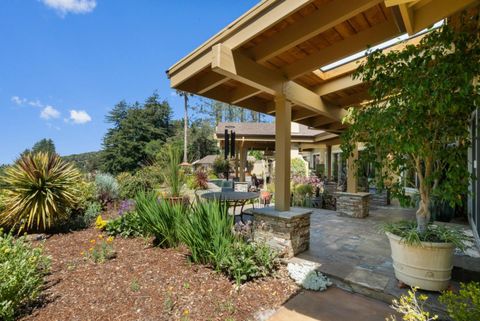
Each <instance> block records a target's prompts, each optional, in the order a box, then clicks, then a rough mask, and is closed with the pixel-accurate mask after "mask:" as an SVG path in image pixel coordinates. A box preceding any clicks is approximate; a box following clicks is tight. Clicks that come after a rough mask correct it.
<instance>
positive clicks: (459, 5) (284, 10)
mask: <svg viewBox="0 0 480 321" xmlns="http://www.w3.org/2000/svg"><path fill="white" fill-rule="evenodd" d="M478 4H479V0H348V1H345V0H263V1H261V2H260V3H259V4H258V5H257V6H255V7H254V8H252V9H251V10H249V11H248V12H247V13H245V14H244V15H243V16H241V17H240V18H239V19H237V20H236V21H234V22H233V23H232V24H230V25H229V26H227V27H226V28H225V29H223V30H222V31H220V32H219V33H218V34H217V35H215V36H214V37H213V38H211V39H210V40H208V41H207V42H205V43H204V44H203V45H201V46H200V47H199V48H197V49H196V50H194V51H193V52H192V53H190V54H189V55H187V56H186V57H185V58H183V59H182V60H180V61H179V62H178V63H176V64H175V65H173V66H172V67H171V68H170V69H169V70H168V71H167V74H168V77H169V78H170V81H171V86H172V87H173V88H176V89H179V90H183V91H187V92H190V93H193V94H197V95H200V96H204V97H208V98H212V99H215V100H218V101H222V102H225V103H228V104H232V105H237V106H240V107H244V108H247V109H250V110H254V111H258V112H262V113H265V114H270V115H274V114H275V97H277V96H283V97H285V98H286V99H287V100H288V101H289V102H290V103H291V104H292V121H296V122H298V123H301V124H304V125H307V126H310V127H313V128H317V129H323V130H326V131H329V132H332V133H336V132H340V131H341V130H342V129H343V128H344V126H345V125H344V124H342V123H341V120H342V118H343V117H344V116H345V115H346V108H347V107H349V106H352V105H357V104H360V103H361V102H363V101H365V100H367V99H368V94H367V85H366V84H364V83H362V82H361V81H360V80H354V79H352V73H353V71H354V70H355V68H356V66H357V64H356V62H350V63H347V64H345V65H342V66H339V67H336V68H334V69H331V70H325V69H322V67H324V66H327V65H329V64H331V63H334V62H336V61H338V60H340V59H343V58H346V57H348V56H350V55H352V54H355V53H357V52H360V51H362V50H364V49H366V48H367V46H373V45H376V44H379V43H382V42H385V41H387V40H389V39H392V38H394V37H396V36H399V35H401V34H404V33H405V32H408V33H409V34H410V35H413V34H415V33H417V32H419V31H421V30H423V29H424V28H427V27H428V26H430V25H432V24H434V23H435V22H437V21H439V20H441V19H443V18H446V17H448V16H450V15H452V14H454V13H456V12H458V11H460V10H463V9H465V8H467V7H469V6H473V5H478ZM410 41H412V42H415V41H418V38H417V39H412V40H410ZM398 46H403V44H401V45H397V46H396V47H394V49H398Z"/></svg>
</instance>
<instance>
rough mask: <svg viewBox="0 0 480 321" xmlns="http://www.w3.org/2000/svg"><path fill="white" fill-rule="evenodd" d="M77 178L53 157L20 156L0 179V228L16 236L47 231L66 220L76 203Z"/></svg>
mask: <svg viewBox="0 0 480 321" xmlns="http://www.w3.org/2000/svg"><path fill="white" fill-rule="evenodd" d="M80 179H81V175H80V173H79V171H78V170H77V169H76V168H75V167H74V166H73V165H72V164H70V163H67V162H64V161H63V160H62V159H61V158H60V156H58V155H56V154H49V153H43V152H40V153H35V154H26V155H23V156H21V157H20V158H19V159H18V160H17V162H16V163H15V164H14V165H13V166H11V167H9V168H7V169H6V170H5V172H4V174H3V176H2V177H1V178H0V181H1V182H2V183H3V185H4V189H5V205H4V209H3V211H2V212H1V213H0V225H3V226H7V227H9V228H12V229H13V230H15V231H18V233H21V232H26V231H45V230H48V229H49V228H51V227H53V226H54V225H55V223H57V222H59V221H61V220H63V219H65V218H68V208H72V207H73V206H75V204H76V203H77V202H78V198H79V191H78V190H77V188H76V183H77V182H78V181H79V180H80Z"/></svg>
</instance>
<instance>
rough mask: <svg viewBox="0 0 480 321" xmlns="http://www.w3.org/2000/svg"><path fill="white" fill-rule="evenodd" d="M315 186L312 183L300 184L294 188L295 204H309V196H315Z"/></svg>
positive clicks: (293, 200)
mask: <svg viewBox="0 0 480 321" xmlns="http://www.w3.org/2000/svg"><path fill="white" fill-rule="evenodd" d="M313 194H314V191H313V186H312V185H310V184H298V185H295V186H294V188H293V199H292V203H293V205H294V206H308V205H309V196H313Z"/></svg>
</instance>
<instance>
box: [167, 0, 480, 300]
mask: <svg viewBox="0 0 480 321" xmlns="http://www.w3.org/2000/svg"><path fill="white" fill-rule="evenodd" d="M478 4H479V1H476V0H459V1H451V0H437V1H432V0H351V1H343V0H332V1H327V0H325V1H324V0H283V1H279V0H264V1H261V2H260V3H259V4H258V5H257V6H255V7H254V8H252V9H251V10H250V11H248V12H247V13H245V14H244V15H243V16H241V17H240V18H239V19H237V20H236V21H234V22H233V23H232V24H230V25H229V26H227V27H226V28H225V29H223V30H222V31H220V32H219V33H218V34H217V35H215V36H214V37H212V38H211V39H210V40H208V41H207V42H205V43H204V44H202V45H201V46H200V47H199V48H197V49H196V50H194V51H193V52H191V53H190V54H189V55H187V56H186V57H185V58H183V59H182V60H180V61H179V62H178V63H176V64H175V65H173V66H172V67H171V68H170V69H169V70H168V71H167V74H168V77H169V78H170V80H171V86H172V88H175V89H179V90H183V91H186V92H190V93H194V94H197V95H200V96H204V97H208V98H211V99H215V100H218V101H222V102H224V103H227V104H232V105H237V106H240V107H244V108H247V109H250V110H254V111H257V112H262V113H265V114H269V115H272V116H274V117H275V125H274V126H275V142H274V150H275V162H276V166H275V207H274V208H267V209H261V210H258V211H256V212H255V213H254V214H255V220H254V230H255V228H257V226H256V225H255V224H257V223H255V221H259V222H262V223H261V224H263V225H264V226H265V225H266V226H267V229H266V230H269V231H270V232H265V233H263V232H262V231H261V232H260V233H259V235H260V238H259V239H260V240H261V241H262V240H264V241H266V242H268V243H275V244H274V245H279V244H280V245H284V244H288V246H289V252H288V253H289V254H291V255H290V256H296V258H295V259H294V260H301V259H306V260H309V261H313V262H317V263H318V264H319V265H318V269H319V270H320V271H321V272H323V273H325V274H327V275H329V276H330V277H331V278H332V279H333V280H335V281H336V283H337V285H339V286H340V287H345V288H348V289H349V290H351V291H354V292H359V293H362V294H365V295H369V296H371V297H374V298H376V299H381V300H384V301H387V302H390V300H391V299H392V298H393V297H398V296H399V295H400V294H402V293H403V291H405V290H403V289H399V288H398V287H397V282H396V280H395V277H394V274H393V268H392V261H391V258H390V250H389V243H388V240H387V238H386V236H385V235H384V234H381V233H379V232H378V229H377V227H378V225H379V224H381V223H383V222H388V221H392V220H400V219H402V218H413V217H414V210H412V209H410V210H403V209H398V208H387V207H384V208H382V207H380V208H377V209H372V210H371V211H370V213H369V207H370V206H369V196H370V195H369V194H368V193H359V189H358V178H357V177H356V173H357V169H356V165H355V161H356V160H357V159H358V144H357V147H356V149H354V150H353V153H352V154H351V155H349V157H348V159H347V179H346V185H347V193H344V194H343V195H339V196H337V211H338V212H333V211H326V210H312V209H303V208H302V209H300V208H290V203H291V202H290V197H291V190H290V181H291V171H290V164H291V144H292V140H293V139H292V122H295V123H299V124H303V125H305V126H307V127H309V128H312V129H319V130H323V131H325V132H326V133H330V134H335V135H338V134H340V133H342V131H344V130H345V129H346V128H347V127H348V126H349V124H348V123H346V122H344V117H345V116H346V115H347V109H348V108H350V107H356V108H361V107H362V106H364V105H365V104H368V102H369V100H370V97H369V95H368V84H366V83H362V81H361V80H358V79H353V78H352V74H353V72H354V71H355V70H356V68H357V66H358V63H359V62H361V61H364V59H365V54H366V53H365V51H364V50H366V49H367V48H368V47H371V46H376V45H379V44H382V47H380V49H381V50H384V51H389V50H399V49H402V48H404V46H406V45H407V44H417V43H418V42H419V40H420V39H421V38H422V37H423V35H424V34H425V32H426V31H425V29H426V28H428V27H431V26H433V25H434V24H436V23H438V22H439V21H441V20H443V19H448V18H449V17H451V16H452V15H455V14H458V13H459V12H461V11H462V10H464V9H467V8H470V7H473V6H477V5H478ZM400 36H402V39H403V40H404V41H403V42H399V41H395V40H394V39H395V38H397V37H400ZM336 144H338V142H336ZM326 149H327V152H328V151H330V153H331V145H329V144H328V143H327V144H326ZM328 159H331V157H328ZM330 167H331V166H330V164H329V165H328V168H330ZM339 203H340V204H341V206H340V210H339V206H338V204H339ZM339 212H340V213H339ZM339 214H340V215H339ZM345 214H347V215H345ZM359 217H361V218H364V219H363V220H360V219H358V218H359ZM258 224H260V223H258ZM465 228H466V229H467V230H468V225H465ZM275 230H277V231H281V232H278V233H276V232H274V233H272V232H271V231H275ZM470 232H471V230H470ZM284 235H287V236H286V237H283V236H284ZM305 241H307V242H309V243H310V246H309V247H308V244H307V246H305V244H304V242H305ZM307 248H308V250H307ZM305 250H306V251H305ZM475 256H477V257H475ZM478 266H480V258H478V253H476V252H475V253H473V254H472V256H468V255H464V254H462V253H458V255H456V256H455V267H456V268H455V269H454V277H453V278H454V280H457V281H462V280H464V279H463V277H465V275H466V274H465V273H467V274H469V277H468V278H469V279H470V280H472V279H476V280H478V278H479V276H480V273H479V272H480V271H478ZM434 308H435V307H434Z"/></svg>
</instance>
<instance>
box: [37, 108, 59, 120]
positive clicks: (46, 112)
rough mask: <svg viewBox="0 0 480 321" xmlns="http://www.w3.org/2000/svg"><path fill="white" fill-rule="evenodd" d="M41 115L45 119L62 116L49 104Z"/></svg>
mask: <svg viewBox="0 0 480 321" xmlns="http://www.w3.org/2000/svg"><path fill="white" fill-rule="evenodd" d="M40 117H41V118H43V119H51V118H58V117H60V112H59V111H58V110H56V109H55V108H53V107H52V106H50V105H48V106H46V107H45V108H44V109H42V112H41V113H40Z"/></svg>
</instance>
